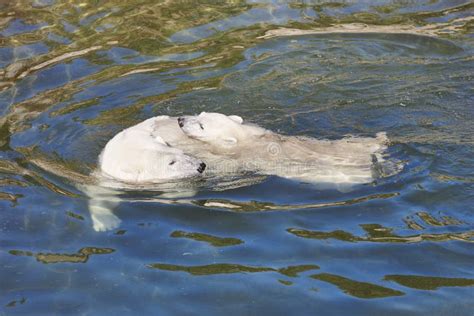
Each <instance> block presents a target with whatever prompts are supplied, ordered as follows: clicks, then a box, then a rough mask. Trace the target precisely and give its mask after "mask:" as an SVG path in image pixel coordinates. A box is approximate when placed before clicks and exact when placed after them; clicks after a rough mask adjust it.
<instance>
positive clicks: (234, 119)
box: [229, 115, 244, 124]
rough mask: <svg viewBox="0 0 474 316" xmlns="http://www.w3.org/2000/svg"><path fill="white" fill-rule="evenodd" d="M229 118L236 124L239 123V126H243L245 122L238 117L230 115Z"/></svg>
mask: <svg viewBox="0 0 474 316" xmlns="http://www.w3.org/2000/svg"><path fill="white" fill-rule="evenodd" d="M229 118H230V119H231V120H232V121H234V122H236V123H239V124H242V122H243V121H244V120H243V119H242V118H241V117H240V116H237V115H229Z"/></svg>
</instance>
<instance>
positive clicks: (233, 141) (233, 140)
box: [222, 137, 237, 146]
mask: <svg viewBox="0 0 474 316" xmlns="http://www.w3.org/2000/svg"><path fill="white" fill-rule="evenodd" d="M222 142H223V143H224V145H225V146H234V145H235V144H237V138H234V137H226V138H224V139H222Z"/></svg>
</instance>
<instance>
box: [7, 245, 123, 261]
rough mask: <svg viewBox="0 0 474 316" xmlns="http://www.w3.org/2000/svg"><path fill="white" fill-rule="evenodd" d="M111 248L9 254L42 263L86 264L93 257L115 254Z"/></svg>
mask: <svg viewBox="0 0 474 316" xmlns="http://www.w3.org/2000/svg"><path fill="white" fill-rule="evenodd" d="M114 251H115V250H114V249H111V248H97V247H85V248H82V249H80V250H79V251H78V252H77V253H71V254H68V253H42V252H39V253H33V252H31V251H22V250H10V251H9V253H10V254H11V255H14V256H29V257H35V258H36V260H38V261H39V262H41V263H46V264H48V263H65V262H68V263H86V262H87V260H89V257H90V256H91V255H106V254H110V253H112V252H114Z"/></svg>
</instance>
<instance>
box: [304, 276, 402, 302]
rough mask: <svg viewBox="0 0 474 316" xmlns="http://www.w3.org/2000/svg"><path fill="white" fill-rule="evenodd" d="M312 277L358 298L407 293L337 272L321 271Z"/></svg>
mask: <svg viewBox="0 0 474 316" xmlns="http://www.w3.org/2000/svg"><path fill="white" fill-rule="evenodd" d="M311 277H312V278H313V279H316V280H320V281H324V282H327V283H331V284H334V285H335V286H337V287H338V288H340V289H341V290H342V291H343V292H344V293H346V294H349V295H351V296H355V297H358V298H366V299H368V298H382V297H390V296H401V295H405V293H403V292H401V291H397V290H393V289H389V288H386V287H383V286H380V285H376V284H372V283H367V282H358V281H354V280H351V279H348V278H344V277H341V276H338V275H335V274H329V273H321V274H315V275H312V276H311Z"/></svg>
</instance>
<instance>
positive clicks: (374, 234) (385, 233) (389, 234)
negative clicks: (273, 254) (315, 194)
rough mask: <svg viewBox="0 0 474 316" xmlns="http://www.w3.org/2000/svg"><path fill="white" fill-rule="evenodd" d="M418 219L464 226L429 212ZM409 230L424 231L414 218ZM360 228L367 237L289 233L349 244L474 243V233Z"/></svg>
mask: <svg viewBox="0 0 474 316" xmlns="http://www.w3.org/2000/svg"><path fill="white" fill-rule="evenodd" d="M416 215H417V216H418V219H419V220H420V221H422V223H423V225H425V226H433V227H441V226H453V225H458V226H459V225H462V224H464V223H463V222H462V221H459V220H457V219H455V218H453V217H451V216H441V218H440V219H436V218H435V217H433V216H432V215H430V214H429V213H427V212H418V213H416ZM404 222H405V224H406V225H407V228H409V229H411V230H417V231H420V230H423V229H425V227H423V226H422V225H421V224H419V223H418V222H417V221H416V220H415V219H414V218H413V217H412V216H409V217H407V218H405V219H404ZM360 227H362V229H363V230H364V231H365V232H366V233H367V236H363V237H362V236H355V235H353V234H351V233H349V232H346V231H343V230H334V231H330V232H324V231H313V230H306V229H299V228H288V229H287V232H289V233H291V234H293V235H295V236H298V237H302V238H310V239H336V240H341V241H347V242H381V243H415V242H422V241H432V242H443V241H449V240H459V241H465V242H474V239H473V238H474V231H464V232H449V233H431V234H430V233H422V234H415V235H408V236H401V235H397V234H395V233H394V232H393V229H392V228H387V227H384V226H382V225H380V224H361V225H360Z"/></svg>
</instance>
